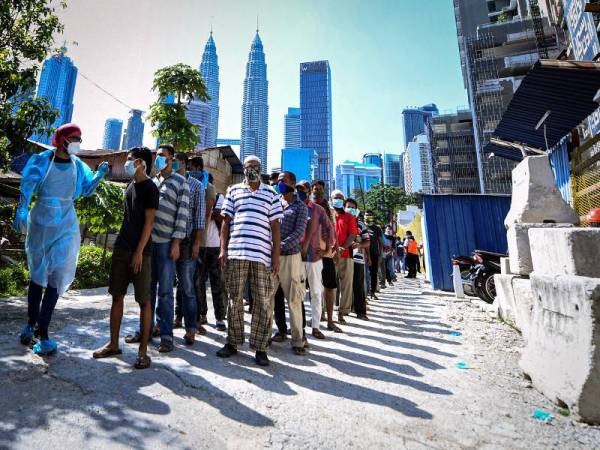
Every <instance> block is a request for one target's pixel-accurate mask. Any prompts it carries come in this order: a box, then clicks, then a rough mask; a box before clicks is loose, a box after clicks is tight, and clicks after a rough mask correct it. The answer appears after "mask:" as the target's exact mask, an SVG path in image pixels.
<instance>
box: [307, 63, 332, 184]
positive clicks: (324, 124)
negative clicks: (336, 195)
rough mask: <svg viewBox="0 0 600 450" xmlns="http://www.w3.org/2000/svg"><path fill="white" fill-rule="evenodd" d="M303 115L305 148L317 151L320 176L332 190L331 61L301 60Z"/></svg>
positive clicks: (318, 175)
mask: <svg viewBox="0 0 600 450" xmlns="http://www.w3.org/2000/svg"><path fill="white" fill-rule="evenodd" d="M300 110H301V111H300V116H301V119H300V120H301V123H302V126H301V129H302V139H301V142H302V147H303V148H312V149H314V150H315V151H316V152H317V158H318V168H317V174H316V177H317V179H319V180H323V181H324V182H325V187H326V189H327V190H328V192H331V189H332V182H333V138H332V115H331V69H330V67H329V62H328V61H313V62H303V63H300Z"/></svg>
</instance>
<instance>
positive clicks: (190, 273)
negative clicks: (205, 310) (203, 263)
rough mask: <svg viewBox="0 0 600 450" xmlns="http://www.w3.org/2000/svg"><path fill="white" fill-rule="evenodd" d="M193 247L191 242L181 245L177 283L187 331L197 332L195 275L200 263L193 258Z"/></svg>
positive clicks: (183, 242) (185, 241)
mask: <svg viewBox="0 0 600 450" xmlns="http://www.w3.org/2000/svg"><path fill="white" fill-rule="evenodd" d="M191 247H192V245H191V242H190V241H189V240H184V241H182V243H181V251H180V254H181V257H180V258H179V261H177V281H178V283H179V285H178V287H179V289H181V298H182V308H183V318H184V320H185V331H189V332H194V333H195V332H196V330H197V320H196V319H197V316H198V302H197V300H196V289H195V286H194V275H195V273H196V267H197V265H198V262H197V260H196V259H192V258H191V253H192V249H191Z"/></svg>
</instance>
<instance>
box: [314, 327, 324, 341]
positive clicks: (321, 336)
mask: <svg viewBox="0 0 600 450" xmlns="http://www.w3.org/2000/svg"><path fill="white" fill-rule="evenodd" d="M312 335H313V337H316V338H317V339H325V335H324V334H323V333H322V332H321V330H319V329H318V328H315V329H313V331H312Z"/></svg>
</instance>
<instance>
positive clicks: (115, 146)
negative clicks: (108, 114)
mask: <svg viewBox="0 0 600 450" xmlns="http://www.w3.org/2000/svg"><path fill="white" fill-rule="evenodd" d="M122 133H123V121H122V120H119V119H114V118H111V119H106V122H105V123H104V137H103V139H102V148H103V149H104V150H119V148H120V145H121V134H122Z"/></svg>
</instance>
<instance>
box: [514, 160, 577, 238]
mask: <svg viewBox="0 0 600 450" xmlns="http://www.w3.org/2000/svg"><path fill="white" fill-rule="evenodd" d="M544 222H555V223H571V224H578V223H579V216H578V215H577V213H576V212H575V211H574V210H573V208H571V207H570V206H569V204H568V203H567V202H565V201H564V200H563V198H562V197H561V195H560V191H559V190H558V188H557V187H556V184H555V182H554V175H553V174H552V170H551V168H550V161H549V159H548V156H547V155H541V156H529V157H527V158H525V159H524V160H523V161H521V162H520V163H519V164H518V165H517V166H516V167H515V168H514V169H513V171H512V199H511V204H510V211H509V212H508V215H507V216H506V219H505V220H504V224H505V225H506V227H507V228H508V227H509V226H510V225H511V224H513V223H544Z"/></svg>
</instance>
